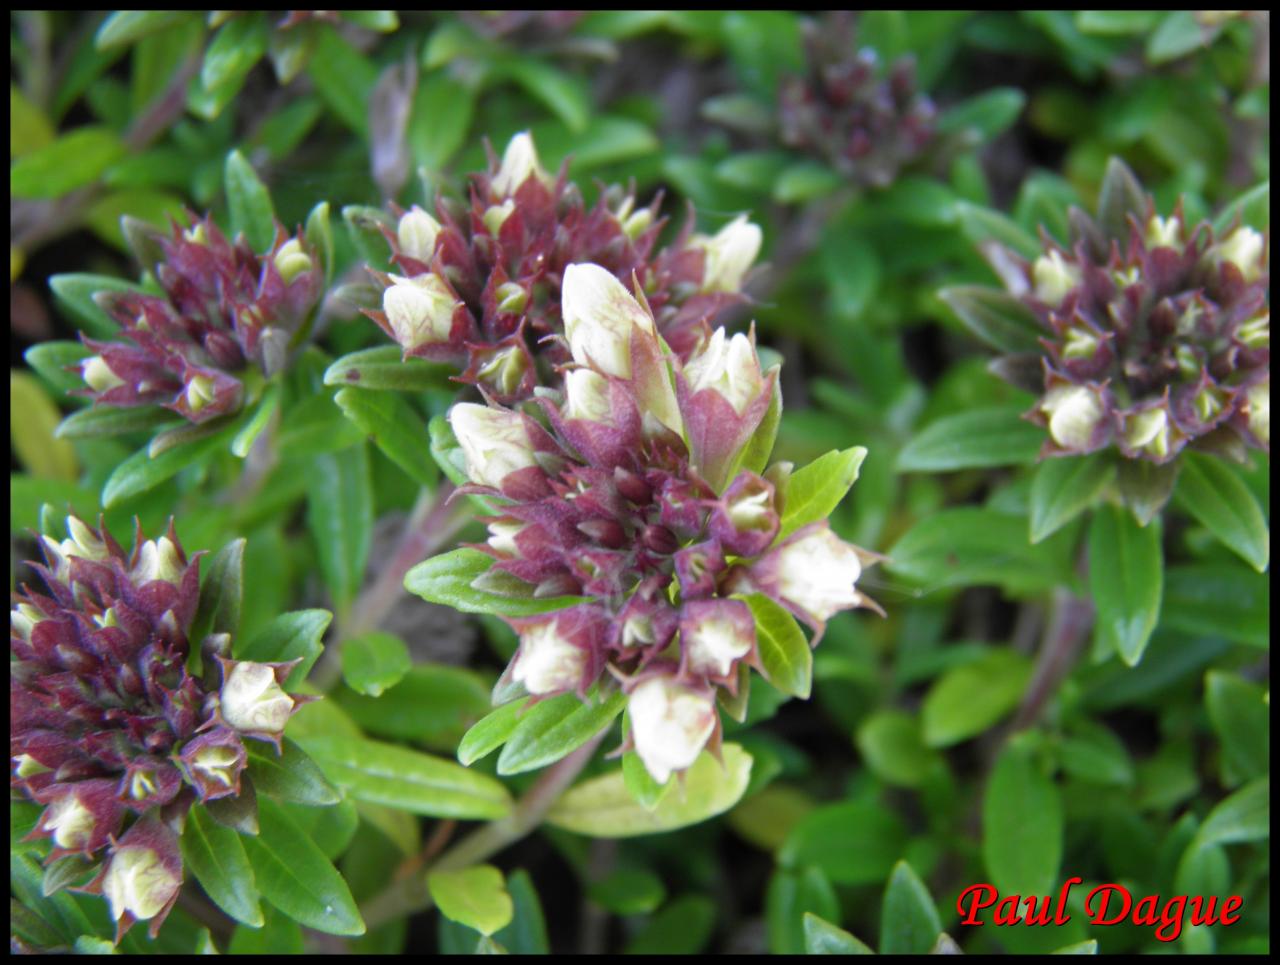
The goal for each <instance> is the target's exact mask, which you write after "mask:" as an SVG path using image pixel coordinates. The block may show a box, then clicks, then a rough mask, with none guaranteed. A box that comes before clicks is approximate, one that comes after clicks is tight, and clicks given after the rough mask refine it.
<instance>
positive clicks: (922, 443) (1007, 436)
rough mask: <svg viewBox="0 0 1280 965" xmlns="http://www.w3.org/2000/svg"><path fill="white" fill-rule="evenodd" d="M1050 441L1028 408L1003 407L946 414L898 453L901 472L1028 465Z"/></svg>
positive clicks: (898, 466) (914, 437)
mask: <svg viewBox="0 0 1280 965" xmlns="http://www.w3.org/2000/svg"><path fill="white" fill-rule="evenodd" d="M1043 443H1044V430H1042V429H1041V428H1039V427H1038V426H1034V425H1032V424H1031V423H1029V422H1027V421H1026V420H1025V419H1023V418H1022V409H1021V408H1015V407H1009V406H999V407H995V408H989V409H975V410H973V411H971V412H961V413H958V414H956V415H951V416H945V417H943V418H941V419H939V420H937V421H936V422H932V423H930V424H929V425H928V426H926V427H925V428H924V429H923V430H922V431H920V432H919V433H917V434H916V435H915V436H913V437H912V438H911V439H910V440H909V441H908V442H907V444H906V445H905V446H903V448H902V451H901V452H900V453H899V454H898V463H897V469H898V471H899V472H952V471H955V470H957V469H975V468H980V467H987V466H1017V465H1028V464H1030V463H1032V462H1034V461H1035V459H1036V456H1037V455H1038V454H1039V452H1040V447H1041V445H1042V444H1043Z"/></svg>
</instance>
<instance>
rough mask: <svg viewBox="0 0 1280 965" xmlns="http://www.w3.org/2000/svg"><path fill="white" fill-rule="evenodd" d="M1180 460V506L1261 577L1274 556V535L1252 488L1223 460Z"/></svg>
mask: <svg viewBox="0 0 1280 965" xmlns="http://www.w3.org/2000/svg"><path fill="white" fill-rule="evenodd" d="M1180 458H1181V460H1182V473H1181V475H1180V476H1179V477H1178V488H1177V490H1176V491H1175V498H1176V499H1177V501H1178V505H1180V506H1181V507H1182V508H1183V509H1185V510H1186V511H1187V512H1188V513H1190V514H1191V516H1192V517H1193V518H1194V519H1195V520H1196V521H1197V522H1199V523H1200V524H1201V525H1202V526H1204V527H1205V528H1206V529H1208V530H1209V532H1211V533H1213V535H1214V536H1216V537H1217V538H1218V540H1219V541H1220V542H1221V543H1222V544H1223V545H1224V546H1226V547H1227V548H1228V549H1230V550H1231V551H1232V552H1233V553H1236V554H1237V555H1238V556H1239V557H1240V558H1241V559H1243V560H1244V561H1245V562H1246V563H1248V564H1249V565H1250V566H1252V567H1253V568H1254V569H1255V570H1257V571H1258V572H1259V573H1261V572H1262V571H1263V570H1265V569H1266V568H1267V562H1268V560H1269V559H1270V556H1271V532H1270V530H1268V528H1267V521H1266V518H1265V517H1264V516H1263V515H1262V508H1261V507H1260V506H1259V505H1258V500H1257V499H1256V498H1254V495H1253V493H1252V492H1251V491H1250V490H1249V487H1248V486H1246V485H1245V484H1244V482H1243V481H1242V480H1241V479H1240V477H1239V475H1238V474H1237V473H1236V472H1235V471H1234V470H1232V468H1231V467H1230V466H1228V465H1227V464H1226V463H1225V462H1223V461H1222V460H1221V459H1217V458H1215V457H1213V456H1206V455H1202V454H1201V453H1197V452H1184V453H1183V454H1182V456H1181V457H1180Z"/></svg>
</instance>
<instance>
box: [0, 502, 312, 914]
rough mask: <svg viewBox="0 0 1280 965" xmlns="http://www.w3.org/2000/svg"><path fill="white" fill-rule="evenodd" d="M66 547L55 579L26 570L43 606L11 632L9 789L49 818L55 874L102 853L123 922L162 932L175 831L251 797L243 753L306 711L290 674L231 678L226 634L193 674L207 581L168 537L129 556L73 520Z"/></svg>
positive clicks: (29, 603) (27, 607) (256, 670)
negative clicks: (208, 810)
mask: <svg viewBox="0 0 1280 965" xmlns="http://www.w3.org/2000/svg"><path fill="white" fill-rule="evenodd" d="M67 533H68V538H67V539H65V540H62V541H57V540H54V539H51V538H49V537H47V536H46V537H44V538H43V540H42V544H43V548H44V554H45V564H44V565H41V564H36V563H33V564H31V565H32V567H33V568H34V570H35V571H36V573H37V574H39V576H40V577H41V578H42V580H43V582H44V590H45V592H43V593H41V592H37V591H35V590H33V589H30V588H27V587H24V588H23V589H22V592H21V593H20V594H19V595H18V596H17V597H16V600H15V605H14V607H13V610H12V612H11V616H10V637H9V650H10V663H9V667H10V684H9V702H10V714H11V717H12V724H11V725H10V744H11V754H12V755H13V757H14V758H15V759H16V760H17V762H18V766H17V767H16V768H15V769H14V771H13V774H12V777H11V781H10V783H11V786H12V787H13V788H14V789H15V790H17V791H19V792H21V793H24V794H26V795H27V796H29V797H30V798H32V799H33V800H35V801H37V802H39V803H40V804H43V805H45V810H44V813H43V814H42V815H41V818H40V821H39V822H38V823H37V825H36V829H35V831H34V832H33V834H34V835H35V836H39V837H46V838H49V839H50V840H51V841H52V843H53V845H54V847H53V850H52V851H51V853H50V856H49V858H50V860H56V859H57V858H59V857H61V856H62V855H64V854H67V853H71V852H74V853H78V854H84V855H86V856H94V857H97V856H99V855H100V854H101V853H102V851H103V850H104V849H107V851H108V855H109V860H108V863H107V866H106V869H105V872H104V875H103V876H102V877H101V878H100V879H99V884H100V886H101V890H102V891H103V892H104V893H105V894H106V896H107V897H108V899H109V900H110V901H111V905H112V913H113V914H114V915H115V917H116V918H117V919H119V920H120V921H121V928H122V929H125V928H128V926H129V925H130V924H131V923H132V922H133V921H135V920H141V919H153V920H154V924H153V930H154V928H158V927H159V922H160V921H162V920H163V918H164V916H165V914H167V912H168V908H169V907H171V905H172V902H171V900H170V899H171V898H172V897H173V896H174V895H175V894H176V888H177V884H178V883H179V882H181V879H182V862H181V858H180V856H179V854H178V851H177V846H176V845H177V839H176V836H174V834H173V831H172V830H170V829H169V827H168V826H167V824H166V823H165V822H166V821H169V820H180V818H181V816H182V815H184V814H185V813H186V809H187V808H188V807H190V805H191V804H192V803H193V802H194V801H210V800H214V799H217V798H221V797H231V796H235V795H237V794H239V793H240V786H241V784H240V782H241V773H242V771H243V770H244V768H245V766H246V763H247V759H248V755H247V752H246V750H245V746H244V740H245V739H246V738H256V739H261V740H278V738H279V735H280V732H281V731H282V730H283V728H284V723H285V721H286V720H287V719H288V717H289V715H290V714H291V713H292V712H293V710H294V709H295V708H296V706H297V705H298V704H299V703H300V702H301V698H294V697H290V696H289V695H287V694H285V693H284V692H283V690H282V689H281V687H280V682H281V681H282V680H283V674H284V673H286V672H287V670H288V669H289V668H291V667H292V666H294V664H259V663H252V662H247V661H231V660H222V661H221V667H220V666H219V663H218V661H215V660H214V659H212V657H214V656H218V657H219V659H221V658H220V651H225V650H227V649H228V648H229V643H228V637H227V635H226V634H220V635H211V636H210V637H208V638H207V639H206V640H205V641H204V644H205V646H204V647H203V650H204V655H205V660H204V667H203V671H202V672H195V671H193V669H192V666H193V665H192V663H191V656H192V654H191V650H192V644H193V641H192V640H191V639H190V636H189V635H190V633H191V628H192V623H193V621H194V619H195V616H196V609H197V603H198V596H199V591H200V577H199V566H198V562H197V560H195V559H188V558H187V556H186V554H185V553H184V552H183V550H182V546H181V545H180V544H179V542H178V539H177V536H176V535H175V533H174V531H173V528H172V525H170V528H169V531H168V532H167V533H166V534H165V535H163V536H160V537H158V538H156V539H149V540H147V539H143V538H142V534H141V532H139V533H138V535H137V538H136V539H135V543H134V549H133V551H132V552H126V551H125V550H124V549H123V548H122V547H121V546H120V544H118V543H117V542H116V541H115V540H114V539H113V538H112V536H111V534H110V533H108V532H106V531H105V530H103V529H94V528H93V527H91V526H89V525H88V524H86V523H84V522H83V521H82V520H80V519H78V518H76V517H74V516H72V517H69V518H68V520H67ZM162 815H163V820H162V818H161V816H162ZM122 830H123V831H124V834H123V836H121V831H122ZM170 839H172V840H170ZM113 842H114V844H113Z"/></svg>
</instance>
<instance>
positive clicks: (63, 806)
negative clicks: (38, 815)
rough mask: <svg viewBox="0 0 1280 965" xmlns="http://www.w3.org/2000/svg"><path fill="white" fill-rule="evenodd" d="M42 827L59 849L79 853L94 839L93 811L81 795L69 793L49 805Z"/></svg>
mask: <svg viewBox="0 0 1280 965" xmlns="http://www.w3.org/2000/svg"><path fill="white" fill-rule="evenodd" d="M41 827H42V828H43V829H44V830H45V831H47V832H49V834H50V835H51V836H52V837H53V843H54V844H56V845H57V846H58V847H59V848H66V849H67V850H68V851H77V850H80V849H82V848H84V847H85V845H86V844H88V843H89V841H90V840H91V839H92V838H93V829H94V817H93V811H91V810H90V809H89V808H87V807H85V806H84V804H83V803H82V802H81V801H80V797H79V795H77V794H76V793H75V792H74V791H69V792H68V793H66V794H64V795H62V796H61V797H59V798H58V799H57V800H55V801H54V802H53V803H52V804H51V805H49V808H48V809H47V810H46V811H45V813H44V817H43V818H42V820H41Z"/></svg>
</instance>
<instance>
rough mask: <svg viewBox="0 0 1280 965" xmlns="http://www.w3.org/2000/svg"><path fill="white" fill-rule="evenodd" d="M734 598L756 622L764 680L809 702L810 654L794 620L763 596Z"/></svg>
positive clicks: (807, 645)
mask: <svg viewBox="0 0 1280 965" xmlns="http://www.w3.org/2000/svg"><path fill="white" fill-rule="evenodd" d="M793 479H794V477H793ZM735 599H741V600H742V601H743V602H745V603H746V604H747V606H749V607H750V608H751V616H752V617H753V618H754V619H755V622H756V646H757V648H758V650H759V653H760V665H761V666H762V667H763V668H764V679H765V680H767V681H769V683H771V684H772V685H773V686H775V687H777V688H778V689H779V690H781V691H782V692H783V693H784V694H790V695H791V696H792V697H799V698H800V699H801V700H808V699H809V691H810V688H811V687H812V686H813V651H812V650H811V649H810V647H809V641H808V640H806V639H805V638H804V631H802V630H801V629H800V627H799V625H798V624H797V623H796V618H795V617H793V616H792V615H791V614H790V613H789V612H788V611H787V610H785V609H783V608H782V607H781V606H779V605H778V604H777V603H775V602H774V601H773V600H771V599H769V597H767V596H765V595H764V594H762V593H752V594H749V595H747V596H743V597H736V598H735Z"/></svg>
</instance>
